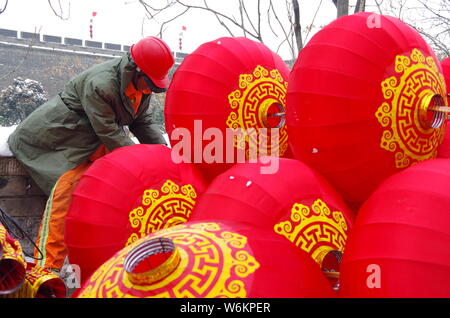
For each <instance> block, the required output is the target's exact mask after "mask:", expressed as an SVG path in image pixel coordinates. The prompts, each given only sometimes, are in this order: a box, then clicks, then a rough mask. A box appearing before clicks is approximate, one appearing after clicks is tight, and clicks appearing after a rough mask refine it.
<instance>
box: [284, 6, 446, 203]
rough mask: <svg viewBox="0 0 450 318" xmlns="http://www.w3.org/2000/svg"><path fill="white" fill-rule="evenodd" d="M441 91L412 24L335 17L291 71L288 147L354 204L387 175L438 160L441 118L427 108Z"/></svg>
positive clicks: (430, 56) (432, 60) (438, 73)
mask: <svg viewBox="0 0 450 318" xmlns="http://www.w3.org/2000/svg"><path fill="white" fill-rule="evenodd" d="M443 96H445V83H444V77H443V75H442V70H441V66H440V63H439V62H438V60H437V59H436V57H435V55H434V53H433V51H432V49H431V48H430V47H429V46H428V44H427V43H426V42H425V41H424V39H423V38H422V37H421V36H420V35H419V33H417V32H416V31H415V30H414V29H412V28H411V27H409V26H407V25H406V24H405V23H403V22H401V21H400V20H398V19H396V18H393V17H389V16H380V15H377V14H375V13H358V14H355V15H351V16H345V17H341V18H339V19H337V20H335V21H334V22H332V23H331V24H329V25H328V26H326V27H325V28H323V29H322V30H321V31H319V32H318V33H317V34H316V35H315V36H314V37H313V38H312V39H311V40H310V41H309V42H308V44H307V45H306V46H305V48H304V49H303V50H302V51H301V52H300V54H299V57H298V59H297V61H296V63H295V65H294V68H293V70H292V72H291V75H290V78H289V89H288V95H287V113H286V117H287V118H286V119H287V126H288V130H289V140H290V144H291V148H292V150H293V152H294V156H295V157H296V158H297V159H300V160H302V161H304V162H305V163H306V164H308V165H310V166H312V167H313V168H315V169H317V170H318V171H319V172H320V173H321V174H322V175H324V176H325V177H326V178H327V179H328V180H329V181H330V182H331V184H332V185H334V186H335V187H336V188H337V190H338V191H339V192H340V193H341V194H342V196H343V197H344V199H345V200H346V201H347V202H348V203H349V204H350V205H351V206H354V207H358V206H359V205H360V204H361V203H362V202H363V201H364V200H365V199H367V197H368V196H369V195H370V193H371V192H372V191H373V190H374V189H375V188H376V187H377V186H378V185H379V184H380V182H381V181H382V180H383V179H385V178H386V177H388V176H389V175H392V174H393V173H395V172H398V171H400V170H401V169H403V168H406V167H408V166H410V165H412V164H414V163H417V162H419V161H422V160H425V159H430V158H435V157H436V153H437V146H438V145H439V144H440V143H441V142H442V139H443V134H444V131H445V125H442V123H443V122H444V120H445V115H444V114H443V113H442V112H434V111H429V107H430V106H433V105H439V104H441V103H444V102H445V101H444V100H443ZM433 127H436V128H433Z"/></svg>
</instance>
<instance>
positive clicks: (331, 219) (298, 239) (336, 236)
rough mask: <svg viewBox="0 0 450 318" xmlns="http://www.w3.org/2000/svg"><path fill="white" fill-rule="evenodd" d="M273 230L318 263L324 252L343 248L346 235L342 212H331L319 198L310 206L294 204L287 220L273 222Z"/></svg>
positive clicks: (320, 261) (345, 223) (345, 224)
mask: <svg viewBox="0 0 450 318" xmlns="http://www.w3.org/2000/svg"><path fill="white" fill-rule="evenodd" d="M274 230H275V232H276V233H278V234H280V235H282V236H284V237H286V238H287V239H288V240H289V241H291V242H292V243H294V244H295V245H296V246H298V247H299V248H301V249H302V250H304V251H305V252H307V253H308V254H309V255H311V257H312V258H313V259H314V260H315V261H316V262H317V263H319V264H321V263H322V260H323V258H324V257H325V255H326V254H327V253H328V252H330V251H332V250H339V251H343V250H344V247H345V242H346V240H347V234H348V233H347V231H348V226H347V222H346V220H345V218H344V215H343V214H342V212H339V211H331V210H330V208H329V207H328V206H327V204H326V203H325V202H323V201H322V200H321V199H317V200H316V201H314V203H313V204H312V207H311V208H309V207H308V206H306V205H303V204H300V203H295V204H294V205H293V206H292V209H291V215H290V219H289V220H287V221H283V222H280V223H278V224H276V225H275V226H274Z"/></svg>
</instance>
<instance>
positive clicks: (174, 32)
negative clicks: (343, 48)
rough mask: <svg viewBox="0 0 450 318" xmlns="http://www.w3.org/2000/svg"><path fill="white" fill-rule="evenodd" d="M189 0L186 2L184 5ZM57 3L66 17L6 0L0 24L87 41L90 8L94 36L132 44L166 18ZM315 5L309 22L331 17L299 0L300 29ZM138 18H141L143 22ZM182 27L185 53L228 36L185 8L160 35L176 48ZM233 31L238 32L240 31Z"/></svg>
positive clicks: (105, 2)
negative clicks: (314, 17) (153, 17)
mask: <svg viewBox="0 0 450 318" xmlns="http://www.w3.org/2000/svg"><path fill="white" fill-rule="evenodd" d="M192 1H193V0H186V3H188V2H192ZM231 1H234V0H226V1H225V0H209V1H208V3H209V4H210V5H211V6H212V7H214V8H216V9H218V10H222V11H225V12H226V11H227V10H230V9H229V8H230V3H231ZM4 2H5V0H0V6H2V5H3V4H4ZM52 2H53V3H54V6H55V8H56V9H58V1H57V0H52ZM150 2H151V3H152V4H155V3H161V2H165V1H163V0H149V3H150ZM61 3H62V7H63V9H64V13H66V14H67V13H68V12H69V9H68V5H69V3H70V16H69V19H68V20H64V21H63V20H61V19H60V18H58V17H56V16H55V15H54V14H53V12H52V11H51V9H50V6H49V4H48V1H47V0H9V3H8V7H7V8H6V11H5V12H4V13H3V14H1V15H0V28H8V29H15V30H21V31H31V32H34V31H35V29H36V30H39V29H40V31H41V33H43V34H50V35H59V36H63V37H76V38H82V39H89V24H90V19H91V18H92V12H94V11H95V12H97V16H96V17H95V18H94V20H93V21H94V22H93V29H94V38H93V39H94V40H97V41H102V42H113V43H119V44H132V43H135V42H136V41H138V40H139V39H141V38H142V33H143V34H144V35H145V36H147V35H156V34H157V33H158V32H159V23H158V22H161V21H163V20H164V18H167V16H162V17H161V18H160V19H157V20H156V21H149V20H146V19H145V14H146V12H145V10H144V9H143V7H142V5H141V4H139V2H138V1H137V0H72V1H69V0H61ZM246 3H248V4H249V8H250V10H249V11H250V12H251V13H250V14H255V10H251V9H252V8H251V5H252V4H255V3H256V0H246ZM274 3H275V5H277V6H281V7H278V10H279V11H280V12H281V14H283V13H284V12H286V11H285V8H284V7H285V1H284V0H275V1H274ZM320 3H321V5H320V10H319V11H318V14H317V17H316V20H315V25H316V26H317V27H320V26H323V25H326V24H327V23H329V22H331V21H332V20H334V19H335V17H336V8H335V7H334V5H333V4H332V2H331V0H322V1H319V0H303V1H300V4H301V19H302V24H303V27H305V26H306V25H308V24H310V23H311V21H312V18H313V16H314V14H315V12H316V10H317V9H318V5H319V4H320ZM143 20H145V22H144V24H143ZM182 26H186V31H185V32H184V35H183V52H186V53H189V52H192V51H193V50H195V49H196V48H197V47H198V46H199V45H200V44H202V43H204V42H207V41H211V40H214V39H216V38H218V37H221V36H228V35H229V34H228V33H227V31H226V30H225V29H224V28H223V27H221V26H220V25H219V24H218V23H217V20H216V18H215V17H214V16H213V15H212V14H208V13H205V12H202V11H191V12H188V13H187V14H186V15H184V16H183V17H181V18H178V19H177V20H175V21H173V22H171V23H170V24H169V25H168V27H167V29H166V30H165V32H164V34H163V38H164V40H165V41H166V42H167V43H168V44H169V46H170V47H171V48H172V50H175V51H178V42H179V34H180V32H181V29H182ZM265 27H267V24H265ZM142 31H143V32H142ZM277 32H278V33H279V34H280V35H281V30H277ZM313 33H314V32H312V33H311V34H310V36H309V37H311V35H312V34H313ZM265 34H268V38H266V39H265V41H264V42H265V43H266V44H267V45H268V46H269V47H270V48H271V49H272V50H274V51H275V50H276V49H277V46H278V43H279V39H277V38H275V37H274V36H273V35H272V34H271V32H270V31H269V32H265ZM237 35H242V33H238V34H237ZM279 54H280V55H282V57H283V58H290V56H289V51H288V50H287V47H285V48H284V49H282V50H281V51H280V52H279Z"/></svg>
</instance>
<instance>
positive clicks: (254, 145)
mask: <svg viewBox="0 0 450 318" xmlns="http://www.w3.org/2000/svg"><path fill="white" fill-rule="evenodd" d="M202 126H203V125H202V121H201V120H194V129H193V132H192V133H191V130H189V129H187V128H182V127H178V128H176V129H174V130H173V131H172V133H171V136H170V139H171V140H172V141H177V142H176V143H175V144H174V145H173V147H172V153H171V156H172V160H173V162H175V163H181V162H183V163H208V164H211V163H232V164H236V163H243V162H250V163H256V162H258V161H259V162H260V163H261V174H274V173H276V172H277V171H278V168H279V156H280V129H279V128H249V129H242V128H236V129H231V128H226V129H225V134H224V132H223V130H221V129H219V128H215V127H209V128H207V129H205V130H203V128H202Z"/></svg>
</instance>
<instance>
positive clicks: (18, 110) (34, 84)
mask: <svg viewBox="0 0 450 318" xmlns="http://www.w3.org/2000/svg"><path fill="white" fill-rule="evenodd" d="M46 101H47V93H46V92H45V90H44V88H43V86H42V84H41V83H39V82H38V81H34V80H31V79H22V78H20V77H18V78H15V79H14V83H13V84H12V85H10V86H8V87H7V88H5V89H4V90H2V91H1V92H0V126H12V125H16V124H18V123H20V122H21V121H22V120H24V119H25V118H26V117H27V116H28V115H29V114H31V112H32V111H33V110H35V109H36V108H38V107H39V106H41V105H42V104H44V103H45V102H46Z"/></svg>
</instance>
